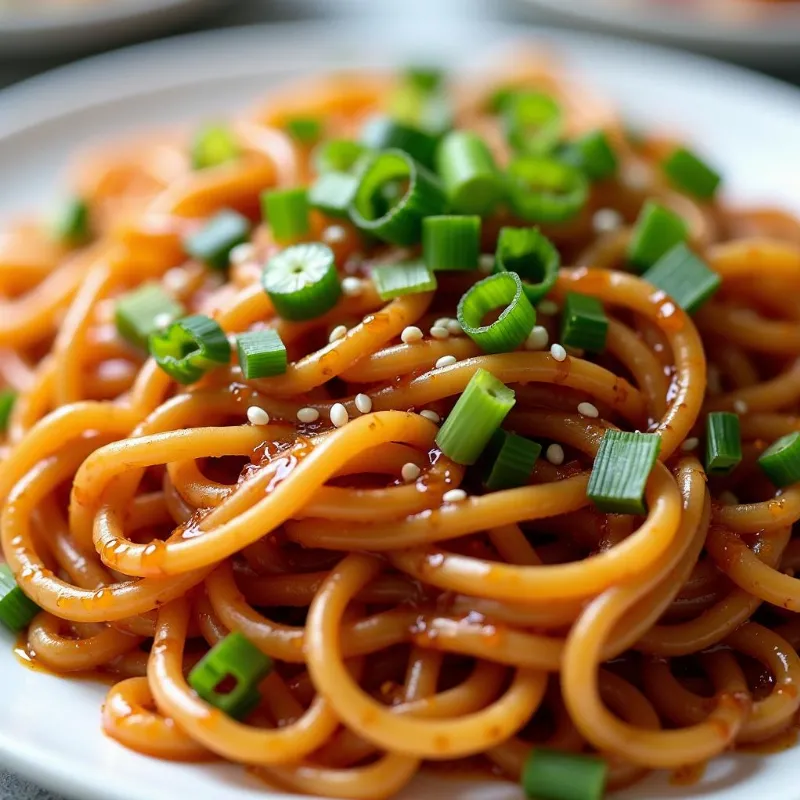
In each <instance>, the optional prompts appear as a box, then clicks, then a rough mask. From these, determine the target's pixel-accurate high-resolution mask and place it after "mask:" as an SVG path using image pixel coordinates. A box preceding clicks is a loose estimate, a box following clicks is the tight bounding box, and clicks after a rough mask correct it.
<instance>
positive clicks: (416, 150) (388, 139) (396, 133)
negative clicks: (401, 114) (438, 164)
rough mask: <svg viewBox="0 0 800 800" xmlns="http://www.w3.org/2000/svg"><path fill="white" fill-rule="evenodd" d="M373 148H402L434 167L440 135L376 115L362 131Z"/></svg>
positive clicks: (412, 156) (369, 145)
mask: <svg viewBox="0 0 800 800" xmlns="http://www.w3.org/2000/svg"><path fill="white" fill-rule="evenodd" d="M361 142H362V144H364V145H365V146H366V147H368V148H369V149H371V150H402V151H403V152H404V153H408V155H410V156H411V158H413V159H414V160H415V161H418V162H419V163H420V164H422V165H423V166H425V167H428V168H432V167H433V159H434V155H435V154H436V147H437V145H438V144H439V137H438V136H435V135H434V134H431V133H428V132H426V131H423V130H420V129H419V128H415V127H413V126H412V125H406V124H404V123H402V122H398V121H397V120H394V119H391V118H389V117H375V118H373V119H372V120H370V121H369V122H368V123H367V124H366V125H365V126H364V129H363V130H362V131H361Z"/></svg>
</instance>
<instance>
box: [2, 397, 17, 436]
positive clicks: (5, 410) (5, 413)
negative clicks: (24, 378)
mask: <svg viewBox="0 0 800 800" xmlns="http://www.w3.org/2000/svg"><path fill="white" fill-rule="evenodd" d="M16 402H17V393H16V392H15V391H14V390H13V389H0V431H5V430H7V429H8V421H9V419H10V418H11V412H12V411H13V410H14V403H16Z"/></svg>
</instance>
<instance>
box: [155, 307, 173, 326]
mask: <svg viewBox="0 0 800 800" xmlns="http://www.w3.org/2000/svg"><path fill="white" fill-rule="evenodd" d="M170 322H172V314H170V313H169V311H165V312H163V313H162V314H156V316H155V317H154V318H153V325H155V326H156V328H166V327H167V325H169V324H170Z"/></svg>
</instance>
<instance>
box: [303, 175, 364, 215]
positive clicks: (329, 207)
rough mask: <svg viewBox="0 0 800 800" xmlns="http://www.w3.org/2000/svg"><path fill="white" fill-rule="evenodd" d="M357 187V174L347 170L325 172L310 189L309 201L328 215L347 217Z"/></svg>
mask: <svg viewBox="0 0 800 800" xmlns="http://www.w3.org/2000/svg"><path fill="white" fill-rule="evenodd" d="M357 188H358V178H356V177H355V176H353V175H350V174H349V173H347V172H325V173H323V174H322V175H320V176H319V177H318V178H317V179H316V181H314V183H313V184H312V185H311V188H310V189H309V190H308V203H309V205H310V206H311V207H312V208H318V209H319V210H320V211H322V212H324V213H325V214H328V216H331V217H347V215H348V214H349V212H350V205H351V204H352V202H353V198H354V197H355V196H356V189H357Z"/></svg>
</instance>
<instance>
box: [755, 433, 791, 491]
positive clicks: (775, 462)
mask: <svg viewBox="0 0 800 800" xmlns="http://www.w3.org/2000/svg"><path fill="white" fill-rule="evenodd" d="M758 465H759V466H760V467H761V469H762V470H763V471H764V473H765V474H766V476H767V477H768V478H769V479H770V480H771V481H772V483H773V484H774V485H775V486H777V487H778V488H779V489H782V488H783V487H784V486H789V484H792V483H797V482H798V481H800V432H797V431H795V432H794V433H787V434H786V436H781V438H780V439H778V440H777V441H776V442H773V443H772V444H771V445H770V446H769V447H768V448H767V449H766V450H765V451H764V452H763V453H762V454H761V456H760V458H759V459H758Z"/></svg>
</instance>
